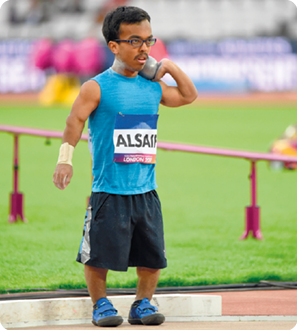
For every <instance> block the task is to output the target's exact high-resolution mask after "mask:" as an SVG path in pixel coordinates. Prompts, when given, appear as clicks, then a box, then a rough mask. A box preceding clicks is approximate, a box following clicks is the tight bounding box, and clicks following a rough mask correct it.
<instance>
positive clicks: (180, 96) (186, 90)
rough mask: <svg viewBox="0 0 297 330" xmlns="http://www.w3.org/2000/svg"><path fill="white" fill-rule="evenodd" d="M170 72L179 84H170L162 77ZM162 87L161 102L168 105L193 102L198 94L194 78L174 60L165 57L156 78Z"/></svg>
mask: <svg viewBox="0 0 297 330" xmlns="http://www.w3.org/2000/svg"><path fill="white" fill-rule="evenodd" d="M166 73H168V74H170V75H171V77H172V78H173V79H174V80H175V81H176V84H177V86H168V85H167V84H166V83H165V82H164V81H161V80H160V79H161V78H162V77H163V76H164V75H165V74H166ZM154 80H155V81H158V82H159V83H160V85H161V87H162V98H161V104H163V105H165V106H167V107H179V106H181V105H185V104H189V103H192V102H193V101H194V100H195V99H196V98H197V96H198V93H197V90H196V87H195V85H194V84H193V82H192V80H191V79H190V78H189V77H188V76H187V75H186V74H185V73H184V72H183V71H182V70H181V69H180V68H179V67H178V66H177V65H176V64H175V63H174V62H172V61H170V60H168V59H163V60H162V61H161V65H160V67H159V69H158V71H157V74H156V77H155V79H154Z"/></svg>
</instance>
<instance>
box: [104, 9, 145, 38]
mask: <svg viewBox="0 0 297 330" xmlns="http://www.w3.org/2000/svg"><path fill="white" fill-rule="evenodd" d="M144 20H148V21H149V22H150V21H151V18H150V16H149V14H148V13H147V12H146V11H144V10H143V9H140V8H138V7H132V6H120V7H117V8H116V9H114V10H112V11H110V12H109V13H107V15H106V16H105V18H104V22H103V26H102V33H103V36H104V38H105V40H106V43H107V44H108V43H109V41H112V40H115V39H119V35H120V26H121V24H122V23H126V24H136V23H140V22H142V21H144Z"/></svg>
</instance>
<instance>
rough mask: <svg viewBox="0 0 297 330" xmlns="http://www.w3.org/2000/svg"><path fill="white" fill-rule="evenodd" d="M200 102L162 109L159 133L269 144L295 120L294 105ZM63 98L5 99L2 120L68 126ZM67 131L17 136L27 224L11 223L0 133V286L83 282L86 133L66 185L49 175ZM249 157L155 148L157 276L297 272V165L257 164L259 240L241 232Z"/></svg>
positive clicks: (246, 145) (166, 280) (127, 279)
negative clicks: (45, 103) (60, 136)
mask: <svg viewBox="0 0 297 330" xmlns="http://www.w3.org/2000/svg"><path fill="white" fill-rule="evenodd" d="M203 104H204V105H199V103H197V104H195V105H192V106H188V107H183V108H179V109H168V108H161V109H160V119H159V127H158V128H159V129H158V139H159V141H168V142H182V143H190V144H197V145H204V146H216V147H228V148H233V149H243V150H250V151H262V152H266V151H268V148H269V145H270V143H271V142H272V141H273V140H274V139H275V138H276V137H278V136H279V135H280V134H282V132H283V131H284V129H285V128H286V127H287V126H288V125H290V124H292V123H296V122H297V119H296V118H297V109H296V108H295V107H293V106H289V105H285V104H284V105H283V106H279V105H273V104H266V105H265V104H259V105H258V106H255V104H252V103H249V104H244V103H233V104H232V105H230V104H229V105H228V106H227V105H223V104H215V103H214V104H212V105H205V103H203ZM68 113H69V110H68V109H65V108H64V109H63V108H52V109H50V108H47V109H44V108H40V107H38V106H35V105H27V106H26V105H22V106H21V105H19V106H12V105H1V106H0V124H6V125H16V126H26V127H36V128H44V129H53V130H61V131H62V130H63V129H64V126H65V120H66V117H67V115H68ZM60 143H61V141H59V140H54V139H53V140H51V144H50V145H45V139H43V138H34V137H29V136H21V137H20V190H21V192H23V193H24V194H25V215H26V217H27V218H28V220H29V222H28V223H27V224H24V223H21V222H18V223H16V224H8V222H7V218H8V209H9V193H10V192H11V190H12V157H13V154H12V151H13V149H12V147H13V139H12V136H11V135H10V134H7V133H0V153H1V158H0V159H1V161H0V171H1V176H0V248H1V258H0V292H4V290H5V289H20V288H27V289H30V288H52V289H55V288H80V287H85V281H84V274H83V266H82V265H80V264H78V263H76V262H75V258H76V254H77V251H78V247H79V244H80V240H81V235H82V227H83V222H84V213H85V207H86V198H87V196H89V195H90V188H91V174H90V167H91V162H90V156H89V152H88V148H87V143H85V142H81V143H79V144H78V146H77V148H76V150H75V153H74V158H73V163H74V177H73V180H72V182H71V184H70V185H69V187H68V188H67V189H66V190H65V191H59V190H58V189H57V188H55V187H54V185H53V183H52V174H53V171H54V168H55V164H56V161H57V157H58V149H59V146H60ZM249 167H250V164H249V162H248V161H246V160H241V159H231V158H223V157H217V156H207V155H198V154H187V153H181V152H166V151H163V150H159V151H158V165H157V182H158V185H159V188H158V193H159V195H160V198H161V202H162V208H163V214H164V225H165V240H166V252H167V257H168V267H167V268H166V269H165V270H163V271H162V273H161V277H160V281H159V286H185V285H205V284H227V283H247V282H258V281H259V280H280V281H296V280H297V262H296V261H297V257H296V250H297V241H296V233H297V215H296V214H297V203H296V196H297V185H296V179H297V173H296V172H289V171H288V172H273V171H271V170H270V169H269V167H268V166H267V164H266V163H265V162H259V163H258V164H257V169H258V204H259V205H260V206H261V229H262V233H263V235H264V240H263V241H257V240H254V239H252V238H249V239H247V240H245V241H239V240H238V238H239V237H240V236H241V234H242V233H243V230H244V207H245V206H247V205H249V203H250V196H249V191H250V188H249V180H248V174H249ZM108 286H109V287H135V286H136V276H135V270H134V269H130V270H129V271H128V272H127V273H122V272H121V273H119V272H110V273H109V276H108Z"/></svg>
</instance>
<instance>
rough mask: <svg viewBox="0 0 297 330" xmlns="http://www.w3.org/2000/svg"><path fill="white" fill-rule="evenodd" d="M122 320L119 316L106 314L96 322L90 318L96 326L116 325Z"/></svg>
mask: <svg viewBox="0 0 297 330" xmlns="http://www.w3.org/2000/svg"><path fill="white" fill-rule="evenodd" d="M123 321H124V320H123V318H122V317H121V316H107V317H104V318H103V319H101V320H99V321H98V322H96V321H95V320H92V323H93V324H94V325H97V327H117V326H118V325H121V324H122V323H123Z"/></svg>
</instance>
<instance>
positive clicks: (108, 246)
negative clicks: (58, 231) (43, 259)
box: [76, 190, 167, 271]
mask: <svg viewBox="0 0 297 330" xmlns="http://www.w3.org/2000/svg"><path fill="white" fill-rule="evenodd" d="M76 261H78V262H80V263H83V264H85V265H89V266H94V267H99V268H105V269H111V270H116V271H127V268H128V267H147V268H153V269H161V268H165V267H166V266H167V260H166V254H165V243H164V233H163V219H162V213H161V204H160V200H159V198H158V195H157V192H156V191H155V190H152V191H149V192H147V193H144V194H138V195H114V194H108V193H104V192H99V193H94V192H92V195H91V198H90V204H89V206H88V208H87V212H86V217H85V225H84V231H83V238H82V241H81V245H80V249H79V253H78V256H77V259H76Z"/></svg>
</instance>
